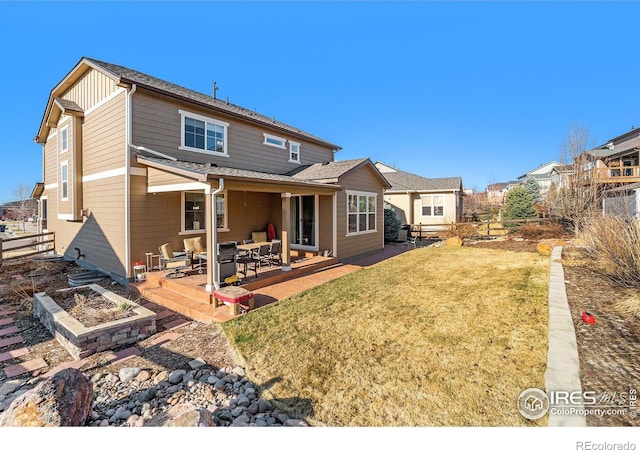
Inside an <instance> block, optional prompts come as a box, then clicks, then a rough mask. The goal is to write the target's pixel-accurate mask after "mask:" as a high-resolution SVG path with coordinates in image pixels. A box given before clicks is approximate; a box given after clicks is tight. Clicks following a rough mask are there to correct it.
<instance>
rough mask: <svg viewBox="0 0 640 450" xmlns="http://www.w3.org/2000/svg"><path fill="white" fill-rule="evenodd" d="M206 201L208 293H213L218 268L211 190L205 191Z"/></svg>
mask: <svg viewBox="0 0 640 450" xmlns="http://www.w3.org/2000/svg"><path fill="white" fill-rule="evenodd" d="M204 195H205V201H204V216H205V226H204V228H205V230H206V241H207V242H206V244H205V248H206V249H207V285H206V290H207V292H213V290H214V289H213V286H214V274H213V269H214V267H215V266H216V265H215V264H213V261H214V259H213V258H215V255H216V252H215V249H214V248H213V233H214V232H215V231H214V230H213V228H212V227H211V226H212V225H213V217H212V216H213V214H212V211H211V210H212V209H213V208H212V205H211V200H212V196H211V190H210V189H207V190H205V194H204Z"/></svg>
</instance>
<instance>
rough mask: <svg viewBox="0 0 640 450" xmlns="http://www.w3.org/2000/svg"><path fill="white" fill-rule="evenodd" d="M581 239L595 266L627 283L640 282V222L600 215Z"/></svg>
mask: <svg viewBox="0 0 640 450" xmlns="http://www.w3.org/2000/svg"><path fill="white" fill-rule="evenodd" d="M580 238H581V241H582V242H583V244H584V246H585V252H586V254H587V256H588V257H590V258H591V259H592V260H593V261H594V262H595V265H594V268H595V269H596V270H598V271H599V272H601V273H602V274H603V275H605V276H606V277H608V278H609V279H611V280H612V281H613V282H614V283H616V284H617V285H620V286H624V287H635V286H639V285H640V245H638V242H640V222H638V220H635V219H631V218H623V217H598V218H594V219H592V220H591V221H590V222H589V224H588V225H587V226H586V227H585V228H584V229H583V230H582V232H581V235H580Z"/></svg>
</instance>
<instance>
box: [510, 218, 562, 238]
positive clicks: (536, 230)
mask: <svg viewBox="0 0 640 450" xmlns="http://www.w3.org/2000/svg"><path fill="white" fill-rule="evenodd" d="M517 233H518V234H519V235H520V236H521V237H523V238H524V239H527V240H537V239H555V238H561V237H563V236H564V235H565V230H564V227H563V226H562V225H560V224H559V223H555V222H550V223H548V224H544V225H537V224H531V223H527V224H524V225H521V226H520V227H519V228H518V231H517Z"/></svg>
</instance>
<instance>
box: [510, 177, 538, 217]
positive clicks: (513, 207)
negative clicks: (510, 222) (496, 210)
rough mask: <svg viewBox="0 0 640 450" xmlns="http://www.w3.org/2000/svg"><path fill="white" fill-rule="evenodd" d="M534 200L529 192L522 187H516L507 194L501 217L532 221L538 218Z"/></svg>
mask: <svg viewBox="0 0 640 450" xmlns="http://www.w3.org/2000/svg"><path fill="white" fill-rule="evenodd" d="M535 203H536V202H535V199H534V198H533V195H531V192H529V191H528V190H527V188H525V187H524V186H522V185H518V186H516V187H514V188H512V189H510V190H509V192H507V197H506V198H505V200H504V208H503V209H502V216H503V218H504V219H505V220H507V219H532V218H535V217H538V213H537V212H536V209H535V208H534V207H533V206H534V205H535Z"/></svg>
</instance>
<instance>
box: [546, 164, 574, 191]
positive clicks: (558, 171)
mask: <svg viewBox="0 0 640 450" xmlns="http://www.w3.org/2000/svg"><path fill="white" fill-rule="evenodd" d="M572 173H573V166H572V165H571V164H560V165H559V166H555V167H554V168H553V169H551V171H550V172H549V179H550V180H551V184H550V185H549V186H556V187H557V188H564V187H567V186H568V185H569V178H570V176H571V175H572Z"/></svg>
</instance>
